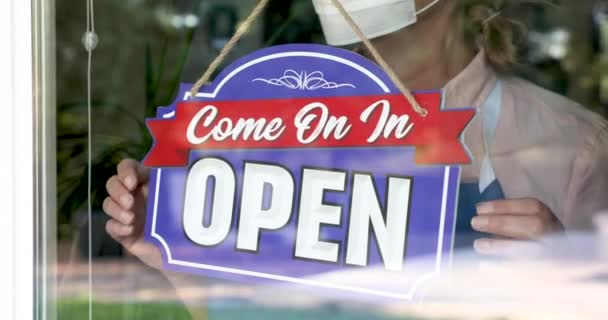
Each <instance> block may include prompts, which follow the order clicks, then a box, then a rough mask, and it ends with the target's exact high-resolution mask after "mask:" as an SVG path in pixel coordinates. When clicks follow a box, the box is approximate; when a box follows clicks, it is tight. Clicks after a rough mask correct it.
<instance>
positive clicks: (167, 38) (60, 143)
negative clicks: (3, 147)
mask: <svg viewBox="0 0 608 320" xmlns="http://www.w3.org/2000/svg"><path fill="white" fill-rule="evenodd" d="M254 3H255V1H254V0H200V1H185V0H158V1H149V0H104V1H97V2H96V3H95V12H96V16H95V22H96V29H97V33H98V34H99V36H100V43H99V46H98V47H97V49H96V51H95V52H94V58H93V75H94V76H93V119H94V122H93V181H92V183H93V191H94V196H93V210H94V219H93V221H92V228H93V230H94V231H93V239H92V248H93V255H94V258H95V259H96V265H95V270H96V272H98V273H99V277H98V278H96V279H98V280H99V281H96V283H97V284H98V285H97V286H96V287H95V291H96V296H97V297H99V299H100V301H99V308H96V310H99V311H98V312H100V314H99V319H106V318H107V319H117V318H118V319H133V318H141V319H182V318H184V319H186V318H188V315H187V313H185V309H184V307H183V304H182V303H181V302H180V301H182V299H179V297H178V294H177V293H175V290H173V288H172V287H171V286H170V285H169V284H168V283H167V282H166V281H164V280H163V279H162V278H161V277H158V276H157V275H155V274H154V272H153V271H152V270H147V269H146V268H145V267H143V266H141V265H139V264H138V263H137V262H136V261H135V260H134V259H132V258H130V257H127V256H125V254H124V253H123V252H122V250H121V248H120V246H119V245H117V244H116V243H115V242H113V241H112V240H111V239H110V238H109V237H108V236H107V235H106V233H105V231H104V225H105V222H106V217H105V215H104V214H103V213H102V212H101V203H102V201H103V199H104V198H105V197H106V193H105V183H106V181H107V179H108V178H109V177H110V176H111V175H113V174H114V172H115V166H116V164H117V163H118V161H119V160H120V159H123V158H126V157H129V158H135V159H141V158H143V156H144V155H145V154H146V152H147V151H148V149H149V147H150V144H151V139H150V137H149V134H148V131H147V129H146V127H145V125H144V119H145V118H146V117H149V116H152V115H153V114H154V112H155V109H156V107H157V106H163V105H168V104H170V103H171V102H172V101H173V100H174V96H175V94H176V90H177V88H178V85H179V83H180V82H193V81H195V80H196V79H197V78H198V77H199V76H200V74H201V73H202V72H203V71H204V70H205V68H206V66H207V65H208V64H209V63H210V61H211V60H212V59H213V58H214V57H215V56H216V55H217V54H218V53H219V50H220V49H221V48H222V47H223V45H224V44H225V43H226V41H227V40H228V39H229V38H230V36H231V35H232V34H233V32H234V30H235V28H236V25H237V23H238V21H239V20H241V19H243V18H244V17H245V16H246V15H247V14H248V13H249V12H250V10H251V8H252V6H253V4H254ZM85 12H86V11H85V2H84V1H74V0H57V1H56V28H57V30H56V36H57V43H56V44H57V46H56V48H57V52H56V54H57V81H56V84H57V111H58V114H57V174H58V182H57V184H58V185H57V187H58V199H59V208H58V217H57V218H58V219H57V221H58V226H57V227H58V231H59V232H58V245H59V261H58V262H59V265H58V269H57V272H58V274H57V275H58V278H59V297H60V299H61V300H60V305H59V311H60V316H59V319H79V318H80V316H81V315H82V313H81V312H84V311H83V310H85V309H84V308H85V307H86V304H85V303H84V302H83V300H82V299H83V297H86V295H85V294H86V291H85V290H86V283H84V282H83V281H85V280H86V272H87V269H86V268H85V266H84V265H83V263H85V262H86V260H85V258H86V254H87V247H88V242H87V237H86V236H85V235H86V230H87V227H88V226H87V219H86V212H85V208H86V199H87V191H86V190H87V188H86V183H87V181H86V170H87V167H86V160H87V154H86V151H87V144H86V137H87V136H86V135H87V131H86V130H87V128H86V115H87V114H86V112H87V110H86V100H85V98H86V81H85V80H86V74H85V70H86V52H85V50H84V49H83V47H82V42H81V38H82V34H83V32H84V30H85V21H86V16H85ZM504 14H506V15H509V16H512V17H513V18H516V19H517V20H519V21H520V22H522V23H523V24H525V25H526V27H527V33H526V37H525V39H524V40H523V43H522V45H521V52H520V62H521V64H520V65H519V66H518V70H517V73H518V74H520V75H521V76H522V77H524V78H527V79H529V80H531V81H533V82H535V83H537V84H539V85H540V86H543V87H545V88H547V89H549V90H552V91H555V92H558V93H560V94H562V95H565V96H568V97H570V98H571V99H573V100H575V101H577V102H579V103H580V104H581V105H583V106H585V107H586V108H589V109H592V110H594V111H595V112H598V113H600V114H603V115H606V114H608V1H599V0H598V1H595V0H578V1H561V4H560V5H559V6H550V5H524V6H522V7H521V8H519V9H518V10H516V11H515V12H507V13H504ZM323 41H324V40H323V35H322V33H321V28H320V25H319V23H318V20H317V17H316V15H315V12H314V9H313V7H312V2H311V1H310V0H273V1H271V2H270V5H269V7H268V8H267V10H266V11H265V14H264V15H263V17H262V18H261V19H260V20H259V21H258V22H257V23H256V24H255V27H254V28H253V29H252V30H251V32H250V33H249V34H248V35H247V36H246V37H245V38H244V39H243V40H242V41H241V42H240V43H239V44H238V46H237V47H236V49H235V50H233V52H232V53H231V54H230V58H229V59H227V60H226V62H225V64H229V63H230V62H231V61H232V60H234V59H236V58H238V57H241V56H243V55H245V54H247V53H250V52H252V51H255V50H257V49H259V48H263V47H267V46H272V45H278V44H285V43H323ZM220 69H221V68H220ZM142 270H143V271H142ZM134 274H138V275H139V276H138V277H137V279H134V278H136V277H134V276H133V275H134ZM211 287H213V285H211ZM213 288H215V289H214V290H208V291H207V292H208V293H209V292H211V293H210V294H211V295H214V294H215V295H217V296H220V297H224V298H226V297H232V298H234V297H235V296H236V297H238V296H240V295H247V294H248V291H246V290H245V289H227V288H228V287H225V286H219V285H218V286H217V287H213ZM231 290H233V291H231ZM234 290H236V291H234ZM243 290H245V291H243ZM194 291H197V290H194V289H193V292H194ZM197 294H198V293H196V292H194V293H192V296H191V297H192V299H194V300H196V299H198V298H203V297H199V296H197ZM206 298H209V297H206ZM125 301H144V302H147V303H150V304H145V303H144V304H136V303H125ZM158 301H163V302H164V303H167V304H166V305H160V304H158V303H157V302H158ZM222 301H224V300H222ZM239 301H240V300H239ZM154 306H155V307H154ZM241 308H242V309H238V310H249V309H247V308H253V309H250V310H249V311H248V313H249V314H251V317H246V318H247V319H249V318H252V319H266V318H270V317H273V315H274V317H277V318H281V316H280V315H281V314H282V313H281V312H279V311H277V312H275V313H269V312H270V311H267V309H259V308H258V309H256V308H254V307H241ZM202 309H205V308H202ZM234 310H235V309H231V308H230V307H226V308H225V309H224V313H223V317H224V318H226V319H230V318H231V317H233V316H235V315H236V314H237V313H238V312H237V313H234V312H236V311H234ZM314 310H315V311H310V310H309V311H306V312H304V313H298V312H297V311H293V310H292V311H293V313H292V314H293V317H291V318H293V319H300V318H301V319H304V318H306V319H307V318H311V317H319V318H326V317H329V315H331V318H344V319H346V318H348V319H372V318H376V317H377V318H382V319H384V318H385V317H384V316H379V315H374V314H367V313H365V312H360V311H355V312H349V311H348V310H346V311H345V310H343V309H341V308H338V307H336V306H332V305H329V306H323V308H321V309H318V308H317V309H314ZM96 312H97V311H96ZM201 312H203V314H205V312H208V311H205V310H203V311H201ZM231 312H232V313H231ZM315 312H316V313H315ZM256 314H257V315H256ZM254 315H256V316H255V317H254ZM203 317H205V316H203ZM387 317H388V316H387ZM387 319H388V318H387ZM412 319H417V318H415V317H412ZM421 319H422V318H421ZM501 319H502V318H501Z"/></svg>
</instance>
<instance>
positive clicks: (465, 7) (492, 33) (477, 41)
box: [455, 0, 525, 72]
mask: <svg viewBox="0 0 608 320" xmlns="http://www.w3.org/2000/svg"><path fill="white" fill-rule="evenodd" d="M521 2H523V1H517V0H458V2H457V4H456V10H455V13H456V18H457V19H456V21H457V23H458V27H459V28H460V30H461V31H462V34H463V36H464V39H465V41H467V42H468V44H469V46H471V47H472V48H475V49H477V50H484V51H485V53H486V58H487V59H488V62H489V63H490V65H492V66H493V67H494V69H496V70H497V71H503V72H504V71H509V70H511V69H512V68H513V67H514V66H515V65H516V64H517V51H518V48H517V47H518V46H517V43H518V41H519V40H520V39H521V38H522V37H521V36H523V34H524V33H525V27H524V26H523V24H521V23H519V22H516V21H515V20H512V19H509V18H507V17H506V16H505V13H506V12H505V10H507V6H508V5H514V4H515V3H521Z"/></svg>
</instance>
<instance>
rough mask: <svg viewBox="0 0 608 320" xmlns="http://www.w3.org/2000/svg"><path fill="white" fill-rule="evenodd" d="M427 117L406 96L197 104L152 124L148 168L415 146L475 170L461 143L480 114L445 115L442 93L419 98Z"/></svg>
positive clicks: (426, 159) (423, 155) (428, 159)
mask: <svg viewBox="0 0 608 320" xmlns="http://www.w3.org/2000/svg"><path fill="white" fill-rule="evenodd" d="M415 97H416V100H417V101H419V103H420V104H421V105H422V106H423V107H424V108H425V109H427V111H428V115H427V116H426V117H422V116H420V115H419V114H417V113H416V112H414V110H413V109H412V107H411V105H410V104H409V102H408V101H407V100H406V99H405V97H404V96H403V95H401V94H392V95H381V96H357V97H330V98H302V99H273V100H247V101H195V102H182V103H179V104H178V105H177V110H176V114H175V117H174V118H172V119H151V120H148V121H147V125H148V128H149V129H150V132H151V133H152V135H153V137H154V139H155V143H154V145H153V147H152V150H151V151H150V153H149V154H148V156H147V157H146V159H145V160H144V165H146V166H148V167H177V166H186V165H187V164H188V155H189V152H190V151H191V150H196V149H256V148H273V149H277V148H338V147H385V146H401V147H403V146H412V147H415V148H416V163H418V164H467V163H470V158H469V156H468V154H467V152H466V151H465V149H464V147H463V145H462V143H461V142H460V140H459V137H460V135H461V133H462V131H463V130H464V128H465V127H466V126H467V124H468V123H469V122H470V121H471V120H472V119H473V117H474V115H475V110H473V109H454V110H445V111H442V110H440V109H441V108H440V106H441V94H440V93H424V94H417V95H415Z"/></svg>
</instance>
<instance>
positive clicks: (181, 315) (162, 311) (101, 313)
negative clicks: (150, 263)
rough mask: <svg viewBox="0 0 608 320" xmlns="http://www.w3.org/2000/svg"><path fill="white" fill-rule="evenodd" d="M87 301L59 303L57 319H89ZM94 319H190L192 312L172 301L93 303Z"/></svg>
mask: <svg viewBox="0 0 608 320" xmlns="http://www.w3.org/2000/svg"><path fill="white" fill-rule="evenodd" d="M88 315H89V303H88V302H87V301H61V302H59V303H58V305H57V319H61V320H82V319H88ZM93 319H97V320H106V319H107V320H116V319H129V320H139V319H141V320H149V319H158V320H190V319H191V317H190V313H189V312H188V310H187V309H186V308H185V307H184V306H183V305H180V304H171V303H137V304H136V303H97V302H96V303H93Z"/></svg>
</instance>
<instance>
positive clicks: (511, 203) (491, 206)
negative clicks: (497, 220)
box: [477, 199, 544, 215]
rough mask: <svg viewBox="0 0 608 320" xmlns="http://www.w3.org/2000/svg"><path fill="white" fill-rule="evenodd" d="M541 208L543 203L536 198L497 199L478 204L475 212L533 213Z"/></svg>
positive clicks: (540, 210) (483, 213)
mask: <svg viewBox="0 0 608 320" xmlns="http://www.w3.org/2000/svg"><path fill="white" fill-rule="evenodd" d="M543 209H544V206H543V204H542V203H541V202H540V201H538V200H536V199H516V200H498V201H490V202H484V203H480V204H478V205H477V214H479V215H492V214H512V215H534V214H537V213H539V212H542V211H543Z"/></svg>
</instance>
